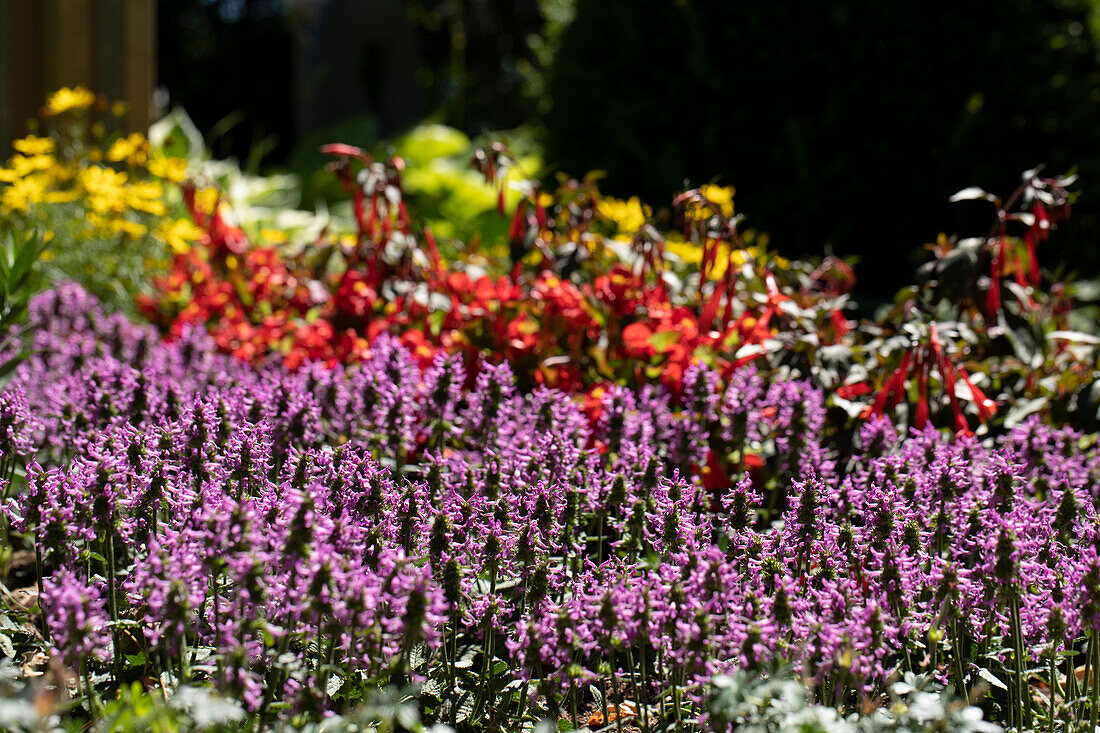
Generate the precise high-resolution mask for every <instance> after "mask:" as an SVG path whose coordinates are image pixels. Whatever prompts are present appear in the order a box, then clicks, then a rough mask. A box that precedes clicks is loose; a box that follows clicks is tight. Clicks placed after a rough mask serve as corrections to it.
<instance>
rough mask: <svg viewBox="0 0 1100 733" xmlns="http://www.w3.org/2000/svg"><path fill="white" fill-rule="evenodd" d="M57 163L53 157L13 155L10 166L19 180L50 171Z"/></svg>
mask: <svg viewBox="0 0 1100 733" xmlns="http://www.w3.org/2000/svg"><path fill="white" fill-rule="evenodd" d="M55 162H56V161H55V160H54V159H53V156H51V155H29V156H28V155H13V156H12V159H11V161H10V162H9V164H10V165H11V169H12V170H13V171H14V172H15V175H16V177H17V178H22V177H23V176H29V175H30V174H31V173H35V172H37V171H44V170H49V169H50V168H51V167H52V166H53V165H54V163H55Z"/></svg>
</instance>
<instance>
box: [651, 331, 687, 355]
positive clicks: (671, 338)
mask: <svg viewBox="0 0 1100 733" xmlns="http://www.w3.org/2000/svg"><path fill="white" fill-rule="evenodd" d="M679 340H680V332H679V331H658V332H656V333H654V334H652V335H650V337H649V345H650V346H652V347H653V348H654V349H655V350H656V351H657V353H658V354H663V353H665V352H666V351H668V350H669V349H671V348H672V345H673V344H675V343H676V342H677V341H679Z"/></svg>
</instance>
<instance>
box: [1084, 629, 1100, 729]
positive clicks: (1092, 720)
mask: <svg viewBox="0 0 1100 733" xmlns="http://www.w3.org/2000/svg"><path fill="white" fill-rule="evenodd" d="M1089 656H1090V657H1092V679H1091V680H1090V679H1089V678H1088V676H1087V675H1086V677H1085V681H1086V682H1087V683H1088V684H1089V699H1090V700H1091V702H1092V704H1091V706H1090V712H1089V730H1090V731H1095V730H1096V721H1097V715H1098V714H1100V695H1098V694H1097V693H1098V692H1100V686H1097V684H1096V677H1097V671H1098V670H1100V634H1098V633H1097V632H1096V631H1095V630H1093V631H1091V632H1090V633H1089Z"/></svg>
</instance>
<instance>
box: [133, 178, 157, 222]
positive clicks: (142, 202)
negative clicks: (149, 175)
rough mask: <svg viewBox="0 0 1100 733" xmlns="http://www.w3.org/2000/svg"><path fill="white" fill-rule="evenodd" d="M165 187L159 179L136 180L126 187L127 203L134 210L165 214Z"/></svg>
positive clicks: (155, 214)
mask: <svg viewBox="0 0 1100 733" xmlns="http://www.w3.org/2000/svg"><path fill="white" fill-rule="evenodd" d="M163 195H164V189H163V188H162V187H161V185H160V183H158V182H157V181H135V182H134V183H132V184H130V185H129V186H128V187H127V188H126V205H127V206H129V207H130V208H131V209H133V210H134V211H144V212H145V213H146V214H152V215H154V216H163V215H164V211H165V209H164V201H163V199H162V198H161V197H162V196H163Z"/></svg>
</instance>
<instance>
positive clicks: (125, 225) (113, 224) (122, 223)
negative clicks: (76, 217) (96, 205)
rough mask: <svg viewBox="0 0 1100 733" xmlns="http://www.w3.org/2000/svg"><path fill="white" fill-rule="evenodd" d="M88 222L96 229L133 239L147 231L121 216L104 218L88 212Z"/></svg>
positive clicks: (141, 225) (142, 225)
mask: <svg viewBox="0 0 1100 733" xmlns="http://www.w3.org/2000/svg"><path fill="white" fill-rule="evenodd" d="M88 222H89V223H91V224H92V226H94V227H96V228H97V229H100V230H103V231H106V232H111V233H114V234H123V235H126V236H130V237H135V238H136V237H140V236H142V235H143V234H145V233H146V232H147V231H149V230H148V229H147V228H146V227H145V225H144V224H139V223H138V222H136V221H130V220H129V219H126V218H124V217H121V216H113V217H104V216H100V215H99V214H96V213H95V212H88Z"/></svg>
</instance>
